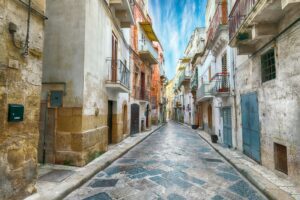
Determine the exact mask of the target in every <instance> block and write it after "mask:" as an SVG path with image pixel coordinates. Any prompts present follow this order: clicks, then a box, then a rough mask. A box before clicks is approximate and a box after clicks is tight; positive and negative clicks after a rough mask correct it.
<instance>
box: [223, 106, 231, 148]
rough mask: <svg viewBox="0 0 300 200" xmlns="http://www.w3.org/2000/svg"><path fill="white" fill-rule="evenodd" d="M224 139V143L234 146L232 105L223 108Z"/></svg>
mask: <svg viewBox="0 0 300 200" xmlns="http://www.w3.org/2000/svg"><path fill="white" fill-rule="evenodd" d="M222 112H223V113H222V115H223V139H224V145H226V146H227V147H229V148H230V147H232V125H231V107H226V108H223V111H222Z"/></svg>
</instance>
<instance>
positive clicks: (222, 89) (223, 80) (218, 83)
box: [211, 73, 230, 95]
mask: <svg viewBox="0 0 300 200" xmlns="http://www.w3.org/2000/svg"><path fill="white" fill-rule="evenodd" d="M211 84H213V87H212V94H214V95H219V94H229V92H230V76H229V74H228V73H217V74H216V75H215V76H214V77H213V78H212V82H211Z"/></svg>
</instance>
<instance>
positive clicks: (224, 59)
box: [222, 53, 227, 73]
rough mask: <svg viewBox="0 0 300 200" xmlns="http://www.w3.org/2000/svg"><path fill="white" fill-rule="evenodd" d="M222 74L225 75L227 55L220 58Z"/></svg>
mask: <svg viewBox="0 0 300 200" xmlns="http://www.w3.org/2000/svg"><path fill="white" fill-rule="evenodd" d="M222 73H227V53H224V55H223V56H222Z"/></svg>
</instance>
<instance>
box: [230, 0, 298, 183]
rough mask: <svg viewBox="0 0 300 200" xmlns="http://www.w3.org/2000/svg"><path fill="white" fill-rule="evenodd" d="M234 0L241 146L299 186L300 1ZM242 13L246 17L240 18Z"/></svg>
mask: <svg viewBox="0 0 300 200" xmlns="http://www.w3.org/2000/svg"><path fill="white" fill-rule="evenodd" d="M229 2H230V3H229V7H230V9H231V14H230V18H229V19H232V20H229V29H230V32H229V39H230V42H229V44H230V45H231V46H232V47H235V48H236V49H235V53H236V54H235V55H236V80H235V82H236V97H237V105H236V108H237V132H236V135H235V137H236V147H237V148H238V149H239V150H240V151H243V152H244V153H245V154H246V155H248V156H249V157H250V158H252V159H253V160H255V161H257V162H258V163H260V164H262V165H263V166H265V167H267V168H268V169H270V170H272V171H273V172H275V173H276V174H277V175H279V176H281V177H284V178H288V179H290V180H292V181H294V182H295V183H297V184H298V185H299V183H300V182H299V180H300V167H299V166H300V157H299V155H300V149H299V146H300V137H299V130H300V126H299V124H300V111H299V105H300V98H299V92H300V90H299V88H300V83H299V79H300V76H299V74H300V71H299V70H300V68H299V64H300V62H299V52H300V18H299V17H300V13H299V9H300V2H299V1H284V0H282V1H280V0H278V1H273V2H269V1H264V0H261V1H254V2H253V3H252V4H249V5H247V6H248V7H243V6H239V2H238V1H237V2H235V1H229ZM241 12H243V14H244V16H245V18H239V13H241ZM269 16H272V17H269ZM233 19H235V20H233Z"/></svg>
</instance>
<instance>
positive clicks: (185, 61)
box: [180, 57, 191, 63]
mask: <svg viewBox="0 0 300 200" xmlns="http://www.w3.org/2000/svg"><path fill="white" fill-rule="evenodd" d="M180 60H181V63H188V62H190V60H191V58H188V57H185V58H181V59H180Z"/></svg>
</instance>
